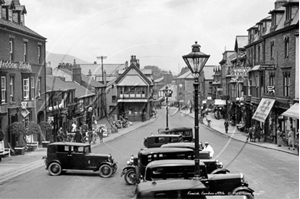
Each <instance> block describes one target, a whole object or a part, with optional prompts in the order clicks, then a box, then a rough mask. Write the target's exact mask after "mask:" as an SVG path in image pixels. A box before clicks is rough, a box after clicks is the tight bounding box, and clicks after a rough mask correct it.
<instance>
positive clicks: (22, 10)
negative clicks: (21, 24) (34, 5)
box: [16, 5, 27, 14]
mask: <svg viewBox="0 0 300 199" xmlns="http://www.w3.org/2000/svg"><path fill="white" fill-rule="evenodd" d="M16 11H21V13H22V14H27V10H26V8H25V6H23V5H16Z"/></svg>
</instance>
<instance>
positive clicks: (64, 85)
mask: <svg viewBox="0 0 300 199" xmlns="http://www.w3.org/2000/svg"><path fill="white" fill-rule="evenodd" d="M70 89H75V97H77V98H83V97H88V96H92V95H95V93H93V92H91V91H89V90H88V89H86V88H84V87H83V86H81V85H79V84H78V83H76V82H69V81H68V82H66V81H63V80H62V79H61V78H60V77H55V76H54V75H47V76H46V91H66V90H70Z"/></svg>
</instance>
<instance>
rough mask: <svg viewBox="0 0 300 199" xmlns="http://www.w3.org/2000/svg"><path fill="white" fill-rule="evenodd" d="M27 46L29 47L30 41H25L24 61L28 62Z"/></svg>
mask: <svg viewBox="0 0 300 199" xmlns="http://www.w3.org/2000/svg"><path fill="white" fill-rule="evenodd" d="M27 47H28V43H27V42H24V43H23V51H24V62H27Z"/></svg>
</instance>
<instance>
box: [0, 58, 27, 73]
mask: <svg viewBox="0 0 300 199" xmlns="http://www.w3.org/2000/svg"><path fill="white" fill-rule="evenodd" d="M0 69H16V70H26V71H30V72H31V71H32V70H31V65H30V64H29V63H24V62H19V63H13V62H11V61H3V60H0Z"/></svg>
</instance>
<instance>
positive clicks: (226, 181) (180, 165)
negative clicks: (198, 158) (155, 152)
mask: <svg viewBox="0 0 300 199" xmlns="http://www.w3.org/2000/svg"><path fill="white" fill-rule="evenodd" d="M199 167H200V176H199V179H200V181H201V182H202V183H203V184H204V185H205V186H206V187H207V188H208V192H207V193H211V194H212V195H231V194H235V195H247V196H253V192H254V191H253V190H252V189H251V188H249V187H248V184H247V182H246V181H245V179H244V175H243V174H239V173H238V174H218V175H216V174H208V173H207V170H206V165H205V164H204V163H203V162H200V164H199ZM194 177H195V161H194V160H158V161H152V162H150V163H149V164H148V165H147V167H146V169H145V174H144V178H143V180H144V181H159V180H167V179H173V180H174V179H190V180H191V179H193V178H194Z"/></svg>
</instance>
